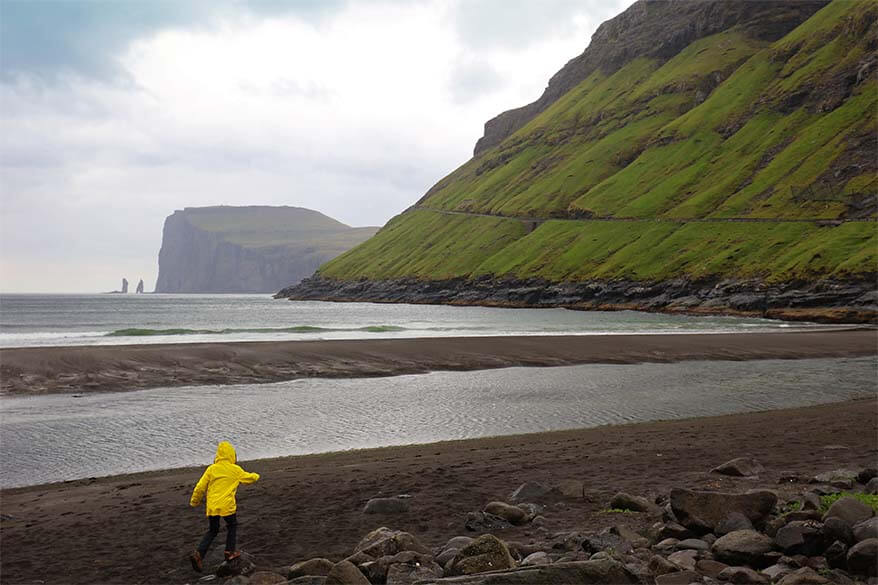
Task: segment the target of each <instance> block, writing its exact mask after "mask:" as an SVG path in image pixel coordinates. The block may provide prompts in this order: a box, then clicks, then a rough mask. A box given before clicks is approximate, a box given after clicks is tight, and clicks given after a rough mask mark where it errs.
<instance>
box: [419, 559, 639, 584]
mask: <svg viewBox="0 0 878 585" xmlns="http://www.w3.org/2000/svg"><path fill="white" fill-rule="evenodd" d="M536 583H539V584H546V585H548V584H560V583H577V584H581V585H598V584H600V585H605V584H607V583H614V584H618V585H628V584H630V585H634V584H635V583H639V580H638V578H637V576H636V575H634V573H632V572H631V570H630V569H628V568H627V567H625V565H623V564H622V563H620V562H619V561H615V560H613V559H601V560H596V561H573V562H566V563H554V564H552V565H541V566H537V567H521V568H518V569H511V570H506V571H495V572H491V573H481V574H475V575H466V576H461V577H452V578H445V579H435V580H427V581H421V582H420V583H419V584H418V585H534V584H536Z"/></svg>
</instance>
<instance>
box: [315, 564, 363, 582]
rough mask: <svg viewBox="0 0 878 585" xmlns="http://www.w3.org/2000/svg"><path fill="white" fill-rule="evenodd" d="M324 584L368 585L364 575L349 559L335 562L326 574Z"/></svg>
mask: <svg viewBox="0 0 878 585" xmlns="http://www.w3.org/2000/svg"><path fill="white" fill-rule="evenodd" d="M325 583H326V585H370V583H369V580H368V579H366V576H365V575H363V573H362V572H360V569H358V568H357V566H356V565H355V564H353V563H352V562H350V561H341V562H339V563H336V564H335V565H333V566H332V569H330V571H329V574H328V575H326V581H325Z"/></svg>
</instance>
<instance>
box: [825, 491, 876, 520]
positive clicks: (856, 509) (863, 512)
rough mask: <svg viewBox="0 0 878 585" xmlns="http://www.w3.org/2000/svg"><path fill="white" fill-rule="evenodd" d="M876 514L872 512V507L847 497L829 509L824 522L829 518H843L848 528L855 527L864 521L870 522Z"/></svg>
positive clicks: (837, 501)
mask: <svg viewBox="0 0 878 585" xmlns="http://www.w3.org/2000/svg"><path fill="white" fill-rule="evenodd" d="M874 514H875V511H874V510H872V507H871V506H869V505H867V504H864V503H863V502H861V501H860V500H858V499H856V498H852V497H850V496H845V497H843V498H841V499H839V500H836V502H835V503H834V504H832V505H831V506H830V507H829V510H827V511H826V514H824V515H823V521H824V522H825V521H826V519H827V518H841V519H842V520H844V521H845V522H846V523H847V524H848V526H851V527H853V526H855V525H857V524H859V523H860V522H862V521H864V520H868V519H869V518H871V517H872V516H874Z"/></svg>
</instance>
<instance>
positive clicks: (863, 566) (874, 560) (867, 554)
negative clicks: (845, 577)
mask: <svg viewBox="0 0 878 585" xmlns="http://www.w3.org/2000/svg"><path fill="white" fill-rule="evenodd" d="M848 571H850V572H851V573H858V574H860V575H868V576H869V577H875V576H878V538H867V539H866V540H864V541H862V542H858V543H857V544H855V545H854V546H852V547H851V548H850V550H848Z"/></svg>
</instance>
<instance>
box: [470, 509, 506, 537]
mask: <svg viewBox="0 0 878 585" xmlns="http://www.w3.org/2000/svg"><path fill="white" fill-rule="evenodd" d="M463 526H464V528H466V529H467V530H470V531H472V532H493V531H495V530H503V529H505V528H509V527H510V526H512V524H511V523H510V522H509V521H507V520H505V519H503V518H501V517H500V516H495V515H494V514H488V513H487V512H469V513H468V514H467V515H466V520H465V521H464V523H463Z"/></svg>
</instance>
